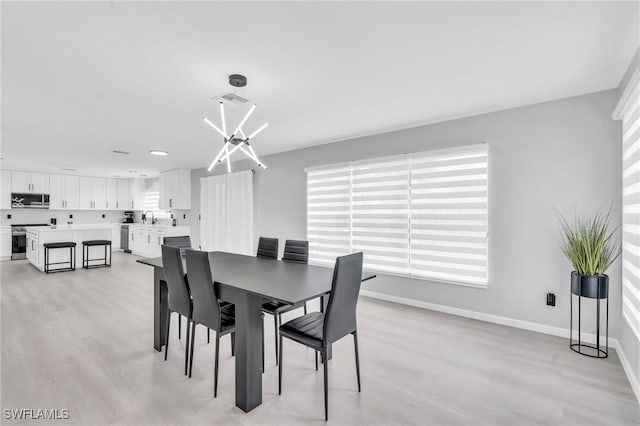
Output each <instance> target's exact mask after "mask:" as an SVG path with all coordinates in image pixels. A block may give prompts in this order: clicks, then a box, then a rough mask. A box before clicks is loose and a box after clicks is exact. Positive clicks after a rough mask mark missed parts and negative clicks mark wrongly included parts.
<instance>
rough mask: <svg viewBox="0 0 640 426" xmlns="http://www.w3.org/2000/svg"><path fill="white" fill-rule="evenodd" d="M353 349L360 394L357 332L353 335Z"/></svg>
mask: <svg viewBox="0 0 640 426" xmlns="http://www.w3.org/2000/svg"><path fill="white" fill-rule="evenodd" d="M352 334H353V347H354V349H355V352H356V376H358V392H360V356H359V355H358V332H357V331H354V332H353V333H352Z"/></svg>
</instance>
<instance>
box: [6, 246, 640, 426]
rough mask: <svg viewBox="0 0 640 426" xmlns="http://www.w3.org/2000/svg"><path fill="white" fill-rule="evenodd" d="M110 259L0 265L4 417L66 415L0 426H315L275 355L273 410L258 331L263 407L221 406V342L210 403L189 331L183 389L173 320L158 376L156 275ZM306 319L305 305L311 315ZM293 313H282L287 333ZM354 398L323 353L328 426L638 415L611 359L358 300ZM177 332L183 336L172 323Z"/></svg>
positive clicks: (228, 379) (289, 353)
mask: <svg viewBox="0 0 640 426" xmlns="http://www.w3.org/2000/svg"><path fill="white" fill-rule="evenodd" d="M135 259H136V256H133V255H127V254H123V253H114V259H113V267H111V268H103V269H93V270H89V271H86V270H82V269H80V270H77V271H75V272H66V273H58V274H52V275H46V274H43V273H41V272H38V271H37V270H35V269H34V268H33V267H31V265H29V264H28V263H26V261H13V262H9V261H7V262H1V264H0V268H1V269H2V271H1V285H2V289H1V297H2V302H1V305H2V306H1V307H2V317H1V318H2V328H1V330H2V336H1V341H2V351H1V354H2V359H1V362H2V370H1V373H2V378H1V381H2V388H1V390H2V394H1V401H2V408H3V409H7V408H16V409H17V408H34V409H37V408H50V409H51V408H58V409H63V408H66V409H68V410H69V411H70V417H71V418H70V419H69V420H56V421H51V422H46V421H41V420H38V421H36V420H22V421H19V420H7V419H5V415H4V413H3V414H2V422H3V424H38V425H42V424H47V423H55V424H63V423H64V424H74V425H106V424H113V425H177V424H183V425H201V424H202V425H204V424H208V425H212V424H216V425H276V424H278V425H293V424H311V425H313V424H317V425H322V424H324V423H325V422H324V417H323V399H322V398H323V397H322V369H321V370H320V371H319V372H316V371H315V368H314V356H313V352H312V351H311V350H308V349H306V348H304V347H303V346H301V345H298V344H296V343H294V342H291V341H286V340H285V348H284V349H285V352H284V366H285V368H284V377H283V394H282V395H281V396H278V395H277V390H278V380H277V379H278V369H277V367H276V365H275V356H274V347H273V346H274V339H273V323H272V322H271V317H269V316H267V317H266V320H265V333H266V366H267V368H266V372H265V374H264V377H263V393H264V394H263V404H262V406H260V407H258V408H257V409H255V410H253V411H252V412H250V413H248V414H246V413H243V412H242V411H240V410H239V409H237V408H236V407H235V405H234V392H235V390H234V368H233V362H234V361H233V358H232V357H231V353H230V352H231V351H230V342H229V337H227V336H225V337H224V338H223V339H222V346H221V355H220V356H221V365H220V383H219V388H218V398H216V399H214V398H213V354H214V344H213V343H211V344H207V343H206V330H205V329H204V328H200V329H198V331H197V333H196V343H195V360H194V366H193V378H192V379H187V378H186V377H185V376H184V375H183V368H184V333H183V337H182V340H177V321H175V320H173V321H172V326H173V329H172V331H171V339H172V340H171V345H170V349H169V359H168V361H166V362H165V361H164V360H163V355H162V354H160V353H158V352H155V351H154V350H153V338H152V329H153V326H152V308H153V305H152V294H153V285H152V278H153V270H152V268H150V267H147V266H144V265H140V264H137V263H135ZM316 307H317V306H314V308H316ZM295 315H297V313H291V314H289V315H288V316H285V319H286V318H291V317H293V316H295ZM358 320H359V330H358V335H359V340H360V357H361V369H362V393H358V392H357V383H356V375H355V361H354V355H353V343H352V339H351V338H345V339H343V340H342V341H340V342H338V343H337V344H335V345H334V355H333V359H332V360H331V361H330V366H329V404H330V405H329V410H330V411H329V419H330V420H329V423H331V424H339V425H347V424H348V425H557V424H567V425H590V424H593V425H623V424H624V425H638V424H640V406H639V405H638V402H637V400H636V399H635V397H634V395H633V392H632V390H631V388H630V386H629V383H628V381H627V379H626V377H625V374H624V371H623V369H622V367H621V365H620V362H619V360H618V357H617V356H616V353H615V351H613V350H611V352H610V354H611V355H610V358H609V359H606V360H596V359H591V358H587V357H584V356H580V355H578V354H575V353H574V352H572V351H571V350H569V348H568V347H567V341H566V340H564V339H561V338H558V337H553V336H547V335H543V334H538V333H533V332H528V331H523V330H519V329H515V328H509V327H504V326H500V325H495V324H490V323H484V322H480V321H475V320H470V319H465V318H461V317H456V316H451V315H447V314H442V313H436V312H431V311H426V310H422V309H417V308H411V307H406V306H402V305H396V304H392V303H385V302H380V301H376V300H372V299H367V298H361V300H360V302H359V304H358ZM182 325H183V327H184V326H185V321H183V323H182Z"/></svg>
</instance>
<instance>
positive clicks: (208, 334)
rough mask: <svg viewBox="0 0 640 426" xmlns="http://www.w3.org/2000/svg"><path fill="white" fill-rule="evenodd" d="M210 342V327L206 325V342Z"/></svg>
mask: <svg viewBox="0 0 640 426" xmlns="http://www.w3.org/2000/svg"><path fill="white" fill-rule="evenodd" d="M209 343H211V329H210V328H208V327H207V344H209Z"/></svg>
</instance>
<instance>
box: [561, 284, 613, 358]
mask: <svg viewBox="0 0 640 426" xmlns="http://www.w3.org/2000/svg"><path fill="white" fill-rule="evenodd" d="M573 295H576V296H578V340H577V343H574V339H573V299H574V297H573ZM570 297H571V310H570V312H571V314H570V315H571V320H570V326H569V327H570V335H569V347H570V348H571V350H573V351H574V352H577V353H579V354H580V355H585V356H590V357H592V358H606V357H608V356H609V277H608V276H606V275H602V276H585V275H578V274H576V273H575V272H572V273H571V293H570ZM583 297H586V298H589V299H596V344H595V345H592V344H589V343H583V342H582V340H581V338H582V336H581V324H580V323H581V319H582V298H583ZM602 299H607V313H606V319H607V323H606V326H605V349H602V348H601V347H600V300H602ZM585 349H587V351H588V352H592V353H588V352H585V351H584V350H585Z"/></svg>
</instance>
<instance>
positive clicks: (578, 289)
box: [571, 272, 609, 299]
mask: <svg viewBox="0 0 640 426" xmlns="http://www.w3.org/2000/svg"><path fill="white" fill-rule="evenodd" d="M571 292H572V293H573V294H575V295H577V296H582V297H589V298H591V299H606V298H607V297H609V277H608V276H607V275H602V276H598V275H580V274H577V273H576V272H572V273H571Z"/></svg>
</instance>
